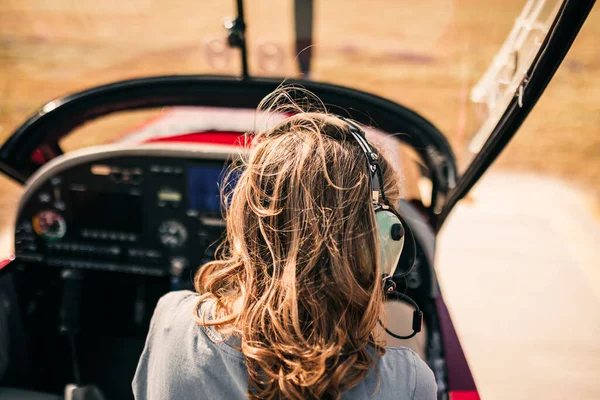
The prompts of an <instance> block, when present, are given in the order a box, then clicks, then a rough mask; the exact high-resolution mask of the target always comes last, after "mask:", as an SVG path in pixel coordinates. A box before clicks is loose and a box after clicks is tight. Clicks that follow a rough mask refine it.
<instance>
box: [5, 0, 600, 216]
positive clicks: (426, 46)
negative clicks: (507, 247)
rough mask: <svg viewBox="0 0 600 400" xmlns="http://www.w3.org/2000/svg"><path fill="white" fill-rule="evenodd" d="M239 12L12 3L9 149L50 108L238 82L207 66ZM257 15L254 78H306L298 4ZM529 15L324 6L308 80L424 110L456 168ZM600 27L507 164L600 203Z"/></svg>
mask: <svg viewBox="0 0 600 400" xmlns="http://www.w3.org/2000/svg"><path fill="white" fill-rule="evenodd" d="M233 3H234V2H233V1H215V0H212V1H207V0H205V1H201V2H197V1H194V2H192V1H189V0H174V1H169V2H159V1H156V0H133V1H129V2H122V1H117V0H104V1H102V2H98V1H91V0H84V1H76V0H50V1H43V0H3V1H2V2H0V141H4V140H5V138H6V137H8V135H9V134H10V133H11V132H12V131H13V130H14V129H15V128H16V127H17V126H19V124H20V123H22V122H23V121H24V120H25V118H26V117H27V116H28V115H30V114H31V113H32V112H33V111H35V110H36V109H37V108H38V107H40V106H41V105H42V104H44V103H45V102H46V101H48V100H50V99H52V98H55V97H58V96H61V95H64V94H68V93H71V92H73V91H78V90H82V89H85V88H88V87H90V86H94V85H98V84H103V83H109V82H112V81H115V80H121V79H127V78H134V77H139V76H148V75H158V74H182V73H225V74H235V73H236V72H237V71H238V70H239V63H238V61H237V54H235V52H233V51H230V52H226V53H225V54H224V55H222V56H216V57H214V58H213V59H212V61H209V60H208V59H207V49H213V48H214V49H216V50H215V51H219V49H220V47H219V44H218V41H219V40H221V39H222V38H223V37H224V30H223V28H222V20H223V18H224V17H226V16H232V15H235V10H234V7H233ZM247 3H248V4H247V19H248V25H249V28H248V37H249V43H250V61H251V69H252V73H253V74H256V75H279V76H297V70H296V66H295V63H294V48H293V30H292V26H293V25H292V21H293V19H292V18H293V17H292V11H293V10H292V2H291V1H289V2H288V1H273V0H270V1H267V0H260V1H258V0H257V1H248V2H247ZM523 4H524V1H516V0H506V1H504V0H503V1H499V0H496V1H493V2H484V1H477V0H460V1H458V0H424V1H420V2H413V1H410V2H409V1H408V0H401V1H394V2H392V1H386V0H377V1H373V0H360V1H353V2H340V1H339V0H334V1H316V6H315V7H316V9H315V15H316V20H315V44H316V46H315V49H314V63H313V70H314V73H313V75H312V78H313V79H317V80H323V81H328V82H333V83H337V84H342V85H347V86H351V87H355V88H358V89H362V90H366V91H370V92H374V93H376V94H379V95H382V96H384V97H387V98H390V99H392V100H395V101H397V102H399V103H401V104H404V105H406V106H408V107H410V108H413V109H415V110H416V111H418V112H419V113H421V114H423V115H424V116H425V117H427V118H428V119H430V120H431V121H432V122H433V123H434V124H435V125H437V126H438V127H439V128H440V129H441V130H442V132H444V133H445V134H446V135H447V136H448V137H449V139H450V141H451V142H452V144H453V145H454V146H455V150H456V152H457V154H458V155H459V156H460V155H462V154H463V153H464V145H465V138H468V137H469V135H470V134H472V133H473V131H474V130H475V128H476V127H477V124H478V121H477V118H476V116H475V113H474V112H472V109H471V108H470V107H469V104H468V103H469V101H468V93H469V89H470V88H471V87H472V86H473V85H474V84H475V83H476V82H477V81H478V80H479V78H480V77H481V75H482V73H483V72H484V71H485V69H486V68H487V66H488V65H489V63H490V61H491V60H492V58H493V56H494V54H495V53H496V51H497V50H498V48H499V47H500V45H501V44H502V42H503V40H504V38H505V37H506V35H507V34H508V32H509V31H510V29H511V27H512V25H513V22H514V19H515V18H516V17H517V16H518V14H519V12H520V10H521V8H522V7H523ZM599 22H600V12H599V11H598V10H594V11H593V12H592V15H591V16H590V19H589V20H588V21H587V23H586V25H585V26H584V28H583V30H582V33H581V35H580V37H579V38H578V39H577V41H576V42H575V44H574V46H573V48H572V50H571V52H570V53H569V55H568V57H567V59H566V60H565V62H564V64H563V66H562V67H561V69H560V70H559V72H558V73H557V76H556V78H555V79H554V81H553V82H552V83H551V84H550V86H549V88H548V90H547V92H546V93H545V95H544V96H543V98H542V99H541V101H540V102H539V104H538V105H537V107H536V108H535V109H534V111H533V113H532V115H531V116H530V117H529V118H528V120H527V121H526V123H525V124H524V126H523V128H522V130H521V132H520V133H519V134H518V135H517V137H516V139H515V140H514V142H513V143H512V144H511V145H510V146H509V148H508V150H507V151H506V152H505V155H504V156H503V157H502V159H501V165H502V166H503V167H506V168H513V169H527V170H534V171H539V172H547V173H551V174H555V175H558V176H562V177H565V178H567V179H569V180H571V181H574V182H578V183H580V184H581V185H583V186H585V187H587V188H588V189H589V190H591V191H593V193H594V195H595V196H596V198H600V95H599V94H598V93H600V90H599V89H600V79H598V78H597V77H598V72H600V71H599V70H600V51H599V50H598V49H599V48H600V47H599V46H598V39H597V38H598V37H600V23H599ZM208 44H210V45H208ZM273 54H275V55H273ZM279 54H280V55H282V57H281V58H279V57H278V55H279ZM265 60H266V61H265ZM215 67H218V68H215ZM147 116H148V114H137V115H133V116H128V117H127V118H121V119H118V118H117V119H114V118H113V119H112V120H111V122H107V123H105V124H104V125H101V127H99V128H97V129H95V130H91V131H90V132H89V134H86V135H85V136H84V135H74V136H73V137H72V138H70V139H69V140H67V141H66V142H65V143H64V145H65V147H66V148H67V149H71V148H75V147H83V146H87V145H91V144H97V143H101V142H106V141H110V140H112V139H113V138H115V137H118V136H119V135H120V134H121V133H122V132H123V130H125V129H127V127H128V126H131V124H136V123H137V122H139V121H142V120H143V119H144V118H147ZM1 201H2V200H0V204H2V203H1ZM3 220H4V218H3Z"/></svg>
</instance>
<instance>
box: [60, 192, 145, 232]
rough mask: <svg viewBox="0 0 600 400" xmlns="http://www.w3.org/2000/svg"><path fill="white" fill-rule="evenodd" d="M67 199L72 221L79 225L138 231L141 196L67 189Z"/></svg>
mask: <svg viewBox="0 0 600 400" xmlns="http://www.w3.org/2000/svg"><path fill="white" fill-rule="evenodd" d="M70 200H71V207H72V210H73V221H74V222H75V224H77V226H78V227H79V228H80V229H97V230H106V231H117V232H130V233H141V232H142V225H143V224H142V223H143V215H142V196H135V195H131V194H128V193H112V192H95V191H88V190H86V191H79V190H71V191H70Z"/></svg>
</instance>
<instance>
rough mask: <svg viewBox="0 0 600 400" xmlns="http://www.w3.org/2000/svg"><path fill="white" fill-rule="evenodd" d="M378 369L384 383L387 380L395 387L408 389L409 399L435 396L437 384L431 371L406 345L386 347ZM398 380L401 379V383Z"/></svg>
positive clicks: (423, 398) (426, 398) (422, 399)
mask: <svg viewBox="0 0 600 400" xmlns="http://www.w3.org/2000/svg"><path fill="white" fill-rule="evenodd" d="M378 369H379V373H380V374H381V378H382V383H383V384H384V385H386V383H384V382H386V381H387V382H388V384H390V385H392V386H395V387H396V389H397V388H398V386H396V385H400V386H402V387H404V388H406V389H408V392H409V394H411V396H409V397H408V398H409V399H414V400H429V399H436V398H437V384H436V381H435V377H434V375H433V371H432V370H431V368H429V366H428V365H427V363H426V362H425V361H423V359H421V357H419V355H418V354H417V353H415V352H414V351H413V350H411V349H409V348H407V347H387V348H386V353H385V354H384V355H383V356H382V357H381V359H380V360H379V363H378ZM400 377H402V378H400ZM399 381H403V382H402V384H401V383H400V382H399ZM411 388H412V393H410V392H411Z"/></svg>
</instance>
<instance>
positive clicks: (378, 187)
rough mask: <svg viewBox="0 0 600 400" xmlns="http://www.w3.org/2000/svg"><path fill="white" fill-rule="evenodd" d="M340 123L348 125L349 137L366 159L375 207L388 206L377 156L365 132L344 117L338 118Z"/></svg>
mask: <svg viewBox="0 0 600 400" xmlns="http://www.w3.org/2000/svg"><path fill="white" fill-rule="evenodd" d="M339 118H340V119H341V120H342V121H344V122H345V123H346V124H348V127H349V131H348V133H350V135H352V137H353V138H354V140H356V142H357V143H358V145H359V146H360V148H361V150H362V151H363V153H364V154H365V158H366V159H367V166H368V168H369V172H370V175H371V198H372V201H373V204H374V205H375V206H385V207H387V206H389V204H388V200H387V197H386V196H385V191H384V189H383V173H382V171H381V167H380V166H379V162H378V161H377V160H378V159H379V155H378V154H377V153H376V152H375V151H374V150H373V148H372V147H371V145H370V144H369V142H368V141H367V138H366V135H365V132H364V131H363V130H362V129H360V127H359V126H358V125H357V124H355V123H354V122H352V121H349V120H347V119H346V118H344V117H339ZM380 200H381V201H380Z"/></svg>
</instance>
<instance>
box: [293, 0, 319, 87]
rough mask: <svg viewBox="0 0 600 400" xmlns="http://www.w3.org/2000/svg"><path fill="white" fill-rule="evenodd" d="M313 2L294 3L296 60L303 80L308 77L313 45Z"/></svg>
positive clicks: (296, 1)
mask: <svg viewBox="0 0 600 400" xmlns="http://www.w3.org/2000/svg"><path fill="white" fill-rule="evenodd" d="M313 16H314V14H313V0H295V1H294V25H295V30H296V58H297V59H298V67H299V68H300V72H301V73H302V74H303V75H304V77H305V78H307V79H308V78H309V76H310V62H311V59H312V44H313Z"/></svg>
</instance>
